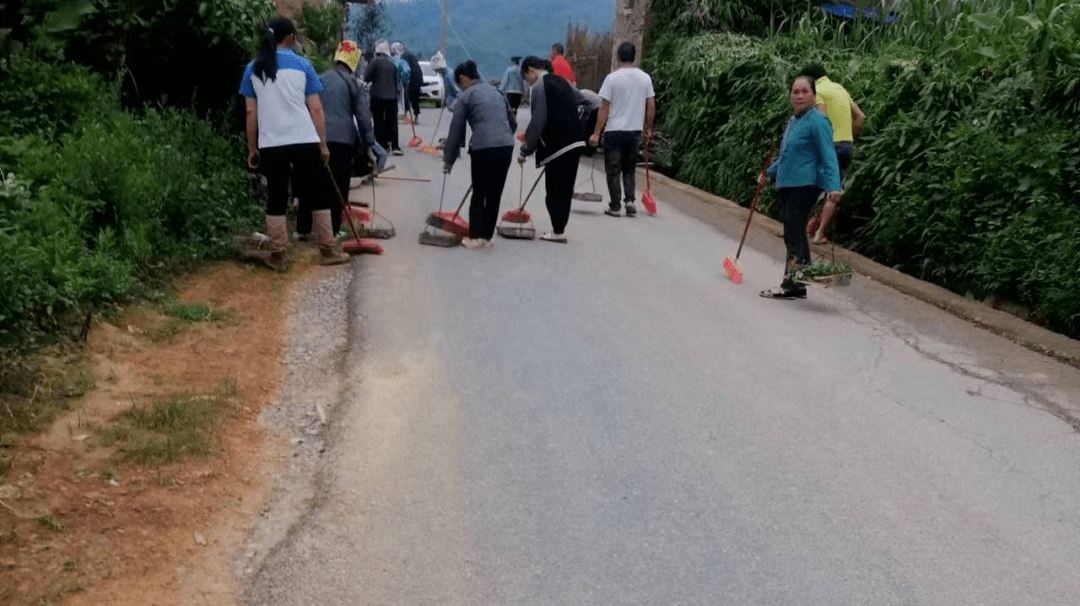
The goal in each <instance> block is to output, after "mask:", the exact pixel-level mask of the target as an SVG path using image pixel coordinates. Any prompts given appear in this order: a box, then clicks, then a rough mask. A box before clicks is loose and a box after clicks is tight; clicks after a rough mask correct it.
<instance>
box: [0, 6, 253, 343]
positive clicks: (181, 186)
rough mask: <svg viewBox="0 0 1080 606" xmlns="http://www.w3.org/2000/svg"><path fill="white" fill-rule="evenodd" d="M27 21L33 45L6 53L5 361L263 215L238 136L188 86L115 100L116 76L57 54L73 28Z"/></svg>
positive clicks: (224, 243) (218, 101)
mask: <svg viewBox="0 0 1080 606" xmlns="http://www.w3.org/2000/svg"><path fill="white" fill-rule="evenodd" d="M31 4H32V5H37V6H40V5H42V4H44V3H40V2H39V3H36V4H35V3H31ZM226 4H228V3H220V5H219V4H218V3H215V8H213V9H212V10H218V9H220V8H221V7H222V6H224V5H226ZM238 4H242V3H238ZM65 6H66V5H65ZM205 10H208V11H209V10H211V9H209V8H208V9H205ZM55 12H56V11H55V10H53V11H45V12H42V13H41V15H40V18H41V19H43V21H42V23H44V24H49V23H53V24H54V25H55V24H56V23H57V19H58V18H57V17H56V16H55ZM28 14H29V13H28ZM50 15H54V16H51V17H50ZM24 17H25V15H24ZM79 17H81V18H82V23H83V25H82V26H80V27H85V25H86V21H85V19H86V17H87V15H86V14H84V13H75V17H74V18H72V19H71V20H68V21H63V20H61V22H62V24H63V25H65V26H66V25H68V24H70V23H78V22H79ZM25 19H27V20H28V19H30V17H25ZM21 23H25V21H22V22H21ZM140 27H141V26H140ZM24 29H25V31H24V36H25V42H24V43H23V42H20V44H19V45H9V50H11V51H12V52H11V53H10V54H8V55H7V56H5V57H3V58H0V351H2V352H3V353H4V356H3V357H5V358H6V357H7V354H9V353H11V351H12V348H16V349H18V348H22V347H26V346H33V344H34V343H35V342H36V341H37V340H38V339H39V338H40V337H42V336H46V335H50V336H51V335H55V334H58V333H59V334H62V333H63V332H65V330H67V331H68V332H72V331H71V330H70V329H71V328H72V326H78V325H81V321H82V319H83V318H84V317H85V314H86V313H87V312H88V311H92V310H94V309H100V308H101V307H102V306H103V305H107V304H110V303H112V302H116V301H120V300H123V299H125V298H127V297H129V296H131V295H132V294H135V293H138V292H139V291H140V289H141V288H143V287H145V286H147V285H149V284H154V283H156V281H157V280H159V279H160V278H161V277H163V276H164V275H167V274H168V272H169V271H170V270H172V269H174V268H176V267H177V266H178V264H184V263H186V262H188V261H192V260H196V259H201V258H206V257H214V256H219V255H222V254H224V253H225V252H226V251H227V250H228V247H229V244H230V240H231V236H232V234H233V233H236V232H237V231H238V230H241V229H250V228H251V227H253V226H255V225H257V224H258V223H257V220H258V217H259V215H260V214H261V208H260V207H259V205H258V203H257V202H256V201H255V200H254V199H253V197H252V195H251V188H250V185H249V181H248V177H247V175H246V173H245V171H244V169H243V160H242V159H243V153H242V149H241V146H240V145H239V140H238V139H237V135H235V134H233V135H228V134H225V133H223V132H222V131H221V129H220V127H218V126H215V125H214V124H212V123H211V122H208V121H206V120H204V119H201V118H200V117H199V113H200V112H198V111H197V109H196V108H197V106H198V103H197V101H196V100H195V99H194V96H192V95H190V94H189V96H188V100H187V103H183V104H177V105H181V107H173V106H164V107H162V106H156V107H154V106H151V107H147V108H140V109H139V110H137V111H135V110H124V109H121V108H122V104H121V102H120V99H121V96H122V92H121V90H122V87H123V84H122V81H121V80H118V79H115V78H112V77H110V76H109V75H108V74H96V73H94V72H93V71H92V69H90V68H88V67H84V66H81V65H76V64H75V63H73V62H71V61H65V60H63V59H62V58H60V56H59V55H58V53H68V52H69V51H70V48H72V47H71V46H70V45H71V44H73V43H72V42H71V39H70V38H69V37H68V36H70V35H72V32H75V31H76V28H72V27H60V28H57V27H53V26H50V27H44V26H42V25H41V24H39V25H36V26H34V25H32V26H31V27H27V28H24ZM133 29H136V30H138V29H139V28H138V27H135V28H133ZM230 31H231V30H230ZM142 35H144V32H141V31H140V32H131V33H130V35H129V36H128V37H127V39H128V40H129V41H130V40H133V39H137V38H139V37H140V36H142ZM174 38H175V36H174ZM176 40H177V41H179V38H176ZM233 43H235V42H233ZM21 44H25V45H24V46H20V45H21ZM64 49H67V50H64ZM148 52H149V51H148ZM165 54H167V53H156V52H155V53H154V55H155V56H164V55H165ZM230 69H231V68H230ZM236 85H237V80H236V79H235V75H232V74H230V75H229V91H228V92H227V93H226V92H224V89H222V91H219V92H220V93H221V94H222V95H223V96H221V97H219V98H218V97H215V100H214V101H213V104H214V105H217V106H220V105H222V104H223V103H227V102H228V100H229V98H230V97H231V96H232V95H234V94H235V93H234V92H233V91H234V90H235V88H236ZM76 319H77V320H78V324H75V321H76Z"/></svg>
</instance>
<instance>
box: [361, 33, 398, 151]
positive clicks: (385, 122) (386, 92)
mask: <svg viewBox="0 0 1080 606" xmlns="http://www.w3.org/2000/svg"><path fill="white" fill-rule="evenodd" d="M397 77H398V74H397V68H396V67H394V63H393V61H391V60H390V44H389V43H388V42H387V41H386V40H379V41H378V42H377V43H376V44H375V58H374V59H372V60H371V63H368V66H367V69H366V70H364V82H370V83H371V113H372V115H373V117H374V119H375V141H377V142H378V143H379V145H381V146H383V147H384V148H386V149H388V150H390V151H391V152H392V153H393V154H394V155H395V156H400V155H401V153H402V152H401V144H400V143H398V121H397V81H398V80H397Z"/></svg>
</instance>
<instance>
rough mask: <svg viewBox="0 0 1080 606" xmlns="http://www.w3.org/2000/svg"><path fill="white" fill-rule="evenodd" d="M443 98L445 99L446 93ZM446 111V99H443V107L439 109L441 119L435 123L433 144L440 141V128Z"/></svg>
mask: <svg viewBox="0 0 1080 606" xmlns="http://www.w3.org/2000/svg"><path fill="white" fill-rule="evenodd" d="M443 96H444V97H445V93H444V95H443ZM444 111H446V99H443V101H442V105H441V106H440V107H439V119H438V120H437V121H435V131H434V132H432V133H431V142H432V143H435V142H436V141H438V140H439V127H440V126H442V115H443V112H444Z"/></svg>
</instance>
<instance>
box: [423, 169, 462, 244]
mask: <svg viewBox="0 0 1080 606" xmlns="http://www.w3.org/2000/svg"><path fill="white" fill-rule="evenodd" d="M471 193H472V185H470V186H469V189H468V190H466V191H465V196H463V197H462V198H461V203H460V204H458V207H457V210H455V211H454V212H449V211H444V210H442V203H443V197H444V196H445V194H446V174H445V173H444V174H443V186H442V193H440V194H439V212H434V213H431V214H430V215H428V217H427V220H426V221H425V223H426V224H427V225H428V227H433V228H435V229H440V230H443V231H446V232H449V233H450V235H452V236H454V237H455V238H456V239H457V242H458V243H460V242H461V239H462V238H464V237H466V236H468V235H469V222H468V221H466V220H465V219H464V217H462V216H461V208H462V207H463V206H465V201H466V200H468V199H469V194H471ZM427 233H428V230H427V229H426V228H425V229H424V231H423V232H421V234H420V243H421V244H431V245H433V246H453V245H452V244H442V243H439V242H446V241H447V240H446V239H445V238H437V237H434V236H440V235H441V234H434V236H432V235H430V234H429V235H428V236H425V235H424V234H427ZM425 240H428V241H425Z"/></svg>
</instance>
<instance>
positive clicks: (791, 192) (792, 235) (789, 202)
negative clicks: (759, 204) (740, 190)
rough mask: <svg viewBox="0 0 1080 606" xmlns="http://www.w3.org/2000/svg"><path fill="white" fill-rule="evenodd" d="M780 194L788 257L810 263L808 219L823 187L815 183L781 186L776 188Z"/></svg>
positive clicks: (804, 263)
mask: <svg viewBox="0 0 1080 606" xmlns="http://www.w3.org/2000/svg"><path fill="white" fill-rule="evenodd" d="M776 191H777V193H778V194H779V195H780V214H781V215H782V216H783V218H784V245H785V246H786V247H787V258H788V259H791V258H794V259H795V262H796V263H798V264H799V265H806V264H808V263H810V241H809V240H808V239H807V237H806V219H807V218H808V217H809V216H810V210H811V209H813V207H814V203H815V202H817V199H818V196H819V195H821V189H820V188H819V187H817V186H815V185H804V186H802V187H781V188H780V189H778V190H776Z"/></svg>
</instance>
